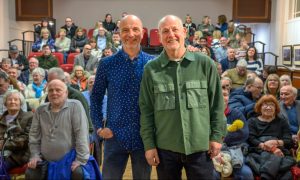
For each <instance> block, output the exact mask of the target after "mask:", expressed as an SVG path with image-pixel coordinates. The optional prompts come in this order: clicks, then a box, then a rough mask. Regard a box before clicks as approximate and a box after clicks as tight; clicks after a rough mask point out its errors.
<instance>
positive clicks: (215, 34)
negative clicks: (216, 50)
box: [212, 30, 222, 39]
mask: <svg viewBox="0 0 300 180" xmlns="http://www.w3.org/2000/svg"><path fill="white" fill-rule="evenodd" d="M212 36H213V39H221V37H222V33H221V31H220V30H214V32H213V35H212Z"/></svg>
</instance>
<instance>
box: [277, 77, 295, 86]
mask: <svg viewBox="0 0 300 180" xmlns="http://www.w3.org/2000/svg"><path fill="white" fill-rule="evenodd" d="M279 80H280V86H281V87H283V86H288V85H292V80H291V76H289V75H287V74H283V75H281V76H280V78H279Z"/></svg>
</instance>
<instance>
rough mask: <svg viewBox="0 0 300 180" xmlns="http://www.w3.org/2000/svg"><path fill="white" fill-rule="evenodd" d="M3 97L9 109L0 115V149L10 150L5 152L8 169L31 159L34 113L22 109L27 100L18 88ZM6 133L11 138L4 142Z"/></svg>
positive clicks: (5, 162)
mask: <svg viewBox="0 0 300 180" xmlns="http://www.w3.org/2000/svg"><path fill="white" fill-rule="evenodd" d="M3 99H4V100H3V102H4V105H5V106H6V108H7V110H6V111H5V112H4V113H3V115H2V116H1V117H0V149H1V150H3V149H4V150H5V152H8V153H5V154H4V164H5V167H6V170H7V171H8V170H10V169H12V168H15V167H19V166H23V165H24V164H25V163H27V162H28V161H29V154H30V153H29V148H28V134H29V130H30V126H31V121H32V117H33V113H32V112H24V111H22V109H21V106H22V104H24V103H25V100H24V96H23V95H22V93H20V92H19V91H18V90H10V91H7V92H6V93H5V94H4V97H3ZM5 134H6V135H7V134H8V135H9V136H10V137H11V138H10V139H9V140H7V142H6V143H5V144H4V141H5V140H6V137H5ZM4 145H5V147H3V146H4Z"/></svg>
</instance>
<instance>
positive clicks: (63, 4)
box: [53, 0, 232, 29]
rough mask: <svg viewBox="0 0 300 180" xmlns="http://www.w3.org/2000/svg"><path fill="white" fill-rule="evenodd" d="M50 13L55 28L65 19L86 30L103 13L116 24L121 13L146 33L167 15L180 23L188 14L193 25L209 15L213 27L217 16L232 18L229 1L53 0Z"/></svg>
mask: <svg viewBox="0 0 300 180" xmlns="http://www.w3.org/2000/svg"><path fill="white" fill-rule="evenodd" d="M53 9H54V10H53V15H54V18H56V19H57V28H58V27H60V26H61V25H63V24H64V19H65V17H68V16H70V17H73V20H74V21H75V23H76V24H77V25H79V26H82V27H84V28H87V29H88V28H92V27H94V24H95V22H96V21H99V20H101V21H103V20H104V17H105V14H106V13H111V14H112V16H113V20H114V21H115V20H117V19H119V18H120V17H121V14H122V12H124V11H126V12H128V13H130V14H135V15H137V16H139V17H140V18H141V19H142V21H143V23H144V26H145V27H147V28H148V29H151V28H156V27H157V22H158V21H159V19H160V18H162V17H163V16H164V15H167V14H174V15H177V16H179V17H181V18H182V19H184V17H185V15H186V14H190V15H191V16H192V17H193V21H194V22H195V23H196V24H199V23H200V22H201V19H202V17H203V16H204V15H210V16H211V19H212V23H216V20H217V16H218V15H220V14H225V15H226V16H227V17H228V20H230V19H231V18H232V0H151V1H149V0H126V1H124V0H110V1H107V0H84V1H82V0H63V1H62V0H53Z"/></svg>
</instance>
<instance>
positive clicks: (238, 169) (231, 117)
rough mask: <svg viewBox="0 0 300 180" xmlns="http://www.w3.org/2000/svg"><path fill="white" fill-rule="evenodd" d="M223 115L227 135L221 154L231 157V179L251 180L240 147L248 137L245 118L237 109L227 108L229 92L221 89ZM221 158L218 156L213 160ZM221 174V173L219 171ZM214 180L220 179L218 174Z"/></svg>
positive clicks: (249, 170) (251, 176)
mask: <svg viewBox="0 0 300 180" xmlns="http://www.w3.org/2000/svg"><path fill="white" fill-rule="evenodd" d="M223 97H224V105H225V111H224V114H225V116H226V118H227V135H226V136H225V138H224V142H223V146H222V150H221V153H220V154H222V153H226V154H228V155H229V156H230V157H231V162H230V165H231V166H232V168H233V171H232V174H233V179H249V180H252V179H254V178H253V174H252V171H251V169H250V168H249V167H248V166H247V165H246V164H245V161H244V155H243V153H242V147H241V146H242V145H243V144H245V143H246V141H247V139H248V135H249V129H248V123H247V121H246V118H245V116H244V115H243V114H242V113H241V112H240V111H239V110H237V109H231V108H229V106H228V99H229V92H228V91H227V90H226V89H223ZM218 158H221V159H222V157H220V155H219V156H217V157H215V158H214V159H218ZM221 173H222V171H221ZM214 175H215V177H216V179H221V177H220V174H219V173H216V172H215V173H214Z"/></svg>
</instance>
